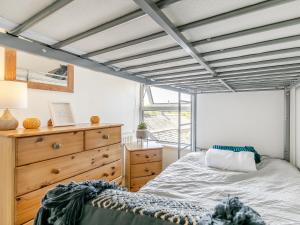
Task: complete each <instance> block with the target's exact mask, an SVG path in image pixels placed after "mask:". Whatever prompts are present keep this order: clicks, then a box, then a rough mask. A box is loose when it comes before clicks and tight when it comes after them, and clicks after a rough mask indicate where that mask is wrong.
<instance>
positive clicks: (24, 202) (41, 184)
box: [0, 124, 122, 225]
mask: <svg viewBox="0 0 300 225" xmlns="http://www.w3.org/2000/svg"><path fill="white" fill-rule="evenodd" d="M0 146H1V148H0V150H1V151H0V177H1V182H0V190H1V191H0V215H1V216H0V224H1V225H25V224H26V225H27V224H28V225H29V224H33V219H34V217H35V215H36V213H37V210H38V209H39V207H40V204H41V200H42V198H43V196H44V195H45V193H47V191H48V190H49V189H52V188H54V187H55V186H56V185H58V184H61V183H62V184H66V183H69V182H71V181H75V182H81V181H85V180H97V179H104V180H108V181H112V180H114V181H116V182H117V183H121V181H122V172H121V169H122V163H121V124H102V125H101V126H100V125H99V126H96V125H93V126H92V125H90V124H78V125H75V126H72V127H51V128H47V127H45V128H44V127H42V128H40V129H38V130H27V129H18V130H12V131H0Z"/></svg>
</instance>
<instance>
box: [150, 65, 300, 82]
mask: <svg viewBox="0 0 300 225" xmlns="http://www.w3.org/2000/svg"><path fill="white" fill-rule="evenodd" d="M295 68H297V69H298V68H300V63H295V64H287V65H280V66H267V67H260V68H252V69H242V70H233V71H228V72H219V73H218V76H222V75H224V76H226V75H239V74H246V73H247V74H251V73H252V74H259V73H260V72H265V73H272V72H278V71H282V72H284V71H286V70H290V69H295ZM189 71H192V72H191V73H192V74H191V75H188V74H190V73H189ZM197 71H199V70H188V71H183V72H176V74H175V75H174V73H168V74H161V75H153V76H146V78H149V79H155V80H163V79H165V78H181V77H185V76H184V75H187V76H186V77H191V76H196V75H203V74H202V73H201V71H200V72H198V73H197V74H194V73H195V72H197ZM177 74H178V75H181V76H178V75H177Z"/></svg>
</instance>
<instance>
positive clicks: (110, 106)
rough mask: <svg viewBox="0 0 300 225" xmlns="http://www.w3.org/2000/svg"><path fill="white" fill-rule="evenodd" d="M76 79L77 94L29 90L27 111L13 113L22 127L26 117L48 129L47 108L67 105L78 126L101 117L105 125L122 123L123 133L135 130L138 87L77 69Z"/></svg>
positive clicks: (136, 84) (104, 75) (0, 65)
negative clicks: (57, 103) (62, 104)
mask: <svg viewBox="0 0 300 225" xmlns="http://www.w3.org/2000/svg"><path fill="white" fill-rule="evenodd" d="M2 50H3V48H2V49H1V48H0V75H1V70H2V69H3V68H4V67H3V64H4V59H3V52H2V54H1V51H2ZM1 77H2V79H3V76H1ZM1 77H0V79H1ZM74 79H75V81H74V84H75V85H74V93H64V92H54V91H44V90H34V89H29V90H28V108H27V109H18V110H12V113H13V114H14V115H15V116H16V118H17V119H18V120H19V121H20V125H21V124H22V121H23V119H24V118H26V117H38V118H40V119H41V121H42V125H43V126H46V124H47V121H48V119H49V118H50V114H49V106H48V104H49V103H50V102H55V101H68V102H71V103H72V108H73V111H74V115H75V119H76V122H77V123H86V122H89V118H90V116H91V115H99V116H101V120H102V122H104V123H123V124H124V127H123V132H132V131H133V130H135V128H136V125H137V123H138V105H139V104H138V102H139V99H138V98H139V84H138V83H136V82H133V81H129V80H125V79H122V78H118V77H114V76H111V75H107V74H104V73H100V72H95V71H91V70H88V69H85V68H81V67H77V66H75V68H74ZM0 114H2V112H1V110H0Z"/></svg>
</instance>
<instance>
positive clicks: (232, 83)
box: [175, 75, 299, 87]
mask: <svg viewBox="0 0 300 225" xmlns="http://www.w3.org/2000/svg"><path fill="white" fill-rule="evenodd" d="M298 78H299V75H294V76H293V77H289V78H288V79H287V78H286V79H284V78H259V79H254V80H253V79H250V80H247V81H240V80H237V81H230V82H229V81H226V82H227V83H228V84H229V85H239V84H240V85H243V84H248V83H253V82H256V83H262V82H267V83H275V82H292V81H295V80H297V79H298ZM214 82H215V81H214ZM214 82H193V83H181V84H177V85H181V86H182V87H184V86H185V87H188V86H191V85H194V86H197V85H201V86H216V85H217V83H214ZM175 86H176V84H175Z"/></svg>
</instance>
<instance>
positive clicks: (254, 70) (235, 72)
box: [218, 63, 300, 75]
mask: <svg viewBox="0 0 300 225" xmlns="http://www.w3.org/2000/svg"><path fill="white" fill-rule="evenodd" d="M295 67H300V63H291V64H284V65H277V66H264V67H258V68H250V69H240V70H232V71H226V72H219V73H218V74H219V75H235V74H241V73H247V72H262V71H274V70H277V69H290V68H295Z"/></svg>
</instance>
